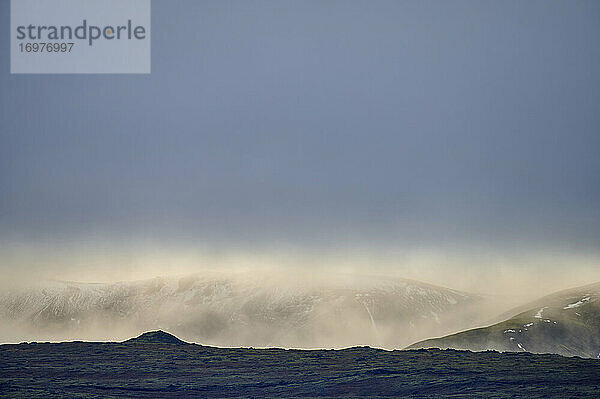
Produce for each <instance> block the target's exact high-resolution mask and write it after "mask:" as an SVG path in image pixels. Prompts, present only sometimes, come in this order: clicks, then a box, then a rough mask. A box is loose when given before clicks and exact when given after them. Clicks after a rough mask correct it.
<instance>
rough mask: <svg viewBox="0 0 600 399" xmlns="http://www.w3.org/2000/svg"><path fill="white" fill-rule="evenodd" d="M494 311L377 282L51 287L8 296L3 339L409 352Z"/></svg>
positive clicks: (463, 297) (260, 278)
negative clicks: (164, 339) (144, 335)
mask: <svg viewBox="0 0 600 399" xmlns="http://www.w3.org/2000/svg"><path fill="white" fill-rule="evenodd" d="M495 310H497V308H496V307H495V305H494V304H493V303H492V301H490V300H489V299H487V298H485V297H483V296H480V295H475V294H469V293H465V292H460V291H456V290H452V289H448V288H442V287H438V286H433V285H429V284H425V283H420V282H417V281H411V280H403V279H388V278H384V277H375V276H350V275H342V274H339V275H335V276H331V275H327V276H326V278H317V277H314V276H312V277H308V276H304V275H302V276H300V275H298V276H290V275H286V277H285V278H283V277H281V276H280V275H277V274H273V273H253V274H251V273H241V274H231V275H227V274H212V275H210V274H209V275H202V276H200V275H191V276H185V277H169V278H154V279H150V280H141V281H132V282H120V283H107V284H89V283H74V282H62V281H53V282H48V281H46V282H40V283H37V284H35V285H30V286H26V287H15V288H12V289H10V290H7V291H6V292H2V293H1V294H0V320H1V323H0V324H1V325H2V327H0V340H1V341H2V342H20V341H23V340H38V341H39V340H67V339H90V340H119V339H124V338H129V337H131V336H134V335H137V334H139V333H140V332H143V331H148V330H153V329H165V330H168V331H171V332H173V333H175V334H177V336H179V337H181V338H182V339H184V340H186V341H188V342H197V343H202V344H210V345H220V346H280V347H299V348H315V347H331V348H339V347H347V346H352V345H370V346H375V347H384V348H401V347H404V346H406V345H408V344H409V343H411V342H415V341H417V340H419V339H425V338H428V337H431V336H436V335H443V334H448V333H451V332H454V331H460V330H461V329H466V328H470V327H474V326H477V325H481V322H482V321H483V320H487V319H489V317H490V315H492V314H495V313H494V311H495Z"/></svg>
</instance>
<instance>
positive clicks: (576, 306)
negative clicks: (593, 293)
mask: <svg viewBox="0 0 600 399" xmlns="http://www.w3.org/2000/svg"><path fill="white" fill-rule="evenodd" d="M589 301H590V297H589V296H588V297H585V298H583V299H581V300H579V301H577V302H575V303H570V304H568V305H567V306H565V307H564V308H563V309H573V308H578V307H580V306H581V305H583V304H584V303H586V302H589Z"/></svg>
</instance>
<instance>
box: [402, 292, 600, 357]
mask: <svg viewBox="0 0 600 399" xmlns="http://www.w3.org/2000/svg"><path fill="white" fill-rule="evenodd" d="M508 314H510V316H508V318H507V319H506V320H505V321H502V322H500V323H497V324H493V325H491V326H489V327H485V328H477V329H472V330H468V331H464V332H461V333H458V334H453V335H449V336H445V337H442V338H435V339H428V340H425V341H422V342H418V343H416V344H413V345H411V346H409V348H408V349H419V348H440V349H447V348H452V349H468V350H472V351H485V350H497V351H502V352H505V351H506V352H531V353H556V354H559V355H563V356H580V357H587V358H598V359H600V283H595V284H591V285H587V286H584V287H578V288H574V289H569V290H565V291H560V292H557V293H555V294H551V295H548V296H545V297H543V298H541V299H539V300H536V301H534V302H531V303H529V304H527V305H524V306H521V307H519V308H516V309H514V310H512V311H510V312H508Z"/></svg>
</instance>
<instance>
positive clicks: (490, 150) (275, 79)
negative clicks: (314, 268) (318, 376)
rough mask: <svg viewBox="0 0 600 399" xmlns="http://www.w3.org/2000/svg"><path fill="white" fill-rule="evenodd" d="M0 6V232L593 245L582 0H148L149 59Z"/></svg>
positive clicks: (595, 74) (590, 94)
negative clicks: (18, 55)
mask: <svg viewBox="0 0 600 399" xmlns="http://www.w3.org/2000/svg"><path fill="white" fill-rule="evenodd" d="M0 25H1V26H3V27H4V28H3V29H4V33H5V34H3V35H1V37H0V59H1V62H0V133H1V136H0V190H1V192H0V194H1V195H0V220H1V224H0V238H1V239H2V241H3V242H4V243H15V242H19V243H21V244H23V243H24V244H26V245H31V246H33V247H36V246H38V247H39V246H41V245H49V244H48V243H51V242H54V241H56V240H59V241H60V240H62V242H72V241H77V240H79V239H82V237H92V238H94V237H95V238H97V239H99V240H102V239H105V240H115V241H118V242H119V243H121V244H122V243H127V242H129V241H131V242H134V241H137V240H145V239H149V240H156V241H161V242H165V243H166V242H168V243H176V244H177V245H182V246H186V245H188V246H194V245H207V246H211V245H214V246H220V247H224V248H227V247H235V248H238V247H244V246H250V247H252V246H266V247H277V246H281V245H291V246H300V247H306V248H322V247H325V248H342V249H343V248H348V247H353V246H356V245H358V246H361V247H369V246H371V247H373V248H380V247H381V248H396V247H401V248H421V247H428V248H447V247H465V248H487V249H491V250H494V251H503V250H508V249H511V250H514V249H515V248H518V249H519V250H521V249H524V250H527V249H529V248H531V249H535V250H539V249H544V248H548V249H552V248H554V249H555V248H560V250H561V251H573V252H577V251H581V252H597V250H598V245H599V244H600V156H599V151H600V46H599V45H598V43H599V38H600V2H598V1H547V0H544V1H533V0H531V1H414V2H413V1H255V0H253V1H234V2H231V1H221V0H219V1H191V0H190V1H157V0H155V1H153V3H152V74H151V75H81V76H74V75H10V73H9V72H10V71H9V68H10V65H9V64H10V62H9V35H8V26H9V2H8V1H2V2H0ZM7 245H8V244H7ZM10 245H12V244H10Z"/></svg>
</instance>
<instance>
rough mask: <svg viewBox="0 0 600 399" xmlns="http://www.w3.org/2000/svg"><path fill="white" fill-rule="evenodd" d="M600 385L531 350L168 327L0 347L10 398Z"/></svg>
mask: <svg viewBox="0 0 600 399" xmlns="http://www.w3.org/2000/svg"><path fill="white" fill-rule="evenodd" d="M598 386H600V361H598V360H594V359H580V358H567V357H561V356H558V355H535V354H530V353H498V352H479V353H473V352H461V351H455V350H438V349H431V350H414V351H384V350H380V349H373V348H369V347H355V348H349V349H343V350H285V349H253V348H216V347H209V346H202V345H195V344H187V343H185V342H184V341H181V340H179V339H178V338H176V337H174V336H172V335H170V334H168V333H165V332H162V331H153V332H149V333H145V334H142V335H141V336H140V337H137V338H134V339H130V340H127V341H125V342H120V343H99V342H65V343H56V344H52V343H22V344H16V345H1V346H0V397H6V398H31V397H52V398H72V397H99V398H100V397H102V398H105V397H135V398H157V397H160V398H167V397H169V398H170V397H178V398H196V397H244V398H246V397H260V398H266V397H344V398H348V397H382V398H384V397H385V398H388V397H411V398H432V397H435V398H450V397H457V395H459V396H460V397H461V398H488V397H497V398H528V399H529V398H553V397H556V398H598V389H597V388H598Z"/></svg>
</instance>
